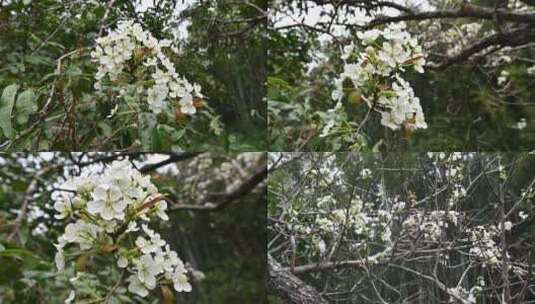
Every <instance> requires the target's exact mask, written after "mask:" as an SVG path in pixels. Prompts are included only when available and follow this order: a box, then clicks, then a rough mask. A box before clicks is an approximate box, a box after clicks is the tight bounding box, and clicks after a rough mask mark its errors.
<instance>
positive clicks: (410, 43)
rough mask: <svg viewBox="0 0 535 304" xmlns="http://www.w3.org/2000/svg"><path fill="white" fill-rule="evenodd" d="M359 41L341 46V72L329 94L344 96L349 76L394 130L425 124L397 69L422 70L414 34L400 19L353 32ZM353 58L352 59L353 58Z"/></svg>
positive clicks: (420, 53)
mask: <svg viewBox="0 0 535 304" xmlns="http://www.w3.org/2000/svg"><path fill="white" fill-rule="evenodd" d="M357 37H358V38H359V44H357V45H355V44H354V43H351V44H350V45H348V46H346V47H345V48H344V52H343V55H342V59H344V61H345V62H346V64H345V65H344V72H343V73H342V74H341V77H340V78H339V79H337V80H336V81H335V90H334V91H333V92H332V98H333V99H335V100H338V101H340V100H341V99H342V98H343V97H344V82H345V81H346V80H347V79H349V80H350V81H351V82H352V84H353V87H354V88H355V89H356V90H358V92H359V93H360V94H361V96H360V97H361V98H362V99H363V100H364V101H366V103H367V105H368V106H369V107H370V108H372V109H373V110H376V111H378V112H380V113H381V116H382V120H381V123H382V124H383V125H384V126H386V127H388V128H390V129H392V130H397V129H400V128H402V127H403V128H406V129H408V130H411V131H412V130H414V129H418V128H424V129H425V128H427V124H426V122H425V119H424V114H423V111H422V107H421V105H420V100H419V98H418V97H416V96H415V95H414V91H413V89H412V87H411V86H410V84H409V83H408V82H407V81H405V80H404V79H402V78H401V76H400V73H403V72H405V71H406V70H407V69H409V68H411V69H414V70H415V71H417V72H419V73H423V72H424V69H423V66H424V64H425V57H424V55H423V54H422V48H421V46H420V45H418V41H417V40H416V38H414V37H411V35H410V34H409V33H408V32H407V31H406V30H405V24H404V23H397V24H391V25H389V26H388V27H386V28H385V29H384V30H382V31H381V30H378V29H372V30H368V31H365V32H359V33H357ZM355 60H356V62H354V61H355Z"/></svg>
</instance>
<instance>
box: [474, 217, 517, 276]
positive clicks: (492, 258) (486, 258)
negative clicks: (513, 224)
mask: <svg viewBox="0 0 535 304" xmlns="http://www.w3.org/2000/svg"><path fill="white" fill-rule="evenodd" d="M507 226H509V224H508V225H507ZM504 228H505V229H507V228H508V227H504ZM509 229H510V227H509ZM467 232H468V236H469V240H470V241H471V242H472V244H474V247H472V248H470V254H471V255H472V256H474V257H475V258H478V259H481V260H482V261H483V265H484V266H485V265H487V264H490V265H495V264H498V263H499V262H500V260H501V258H502V253H501V249H500V248H499V247H498V244H496V242H495V241H494V239H495V238H497V237H498V234H499V232H500V231H499V230H498V228H497V227H496V226H494V225H489V226H488V227H485V226H481V225H480V226H475V227H473V228H470V229H468V231H467Z"/></svg>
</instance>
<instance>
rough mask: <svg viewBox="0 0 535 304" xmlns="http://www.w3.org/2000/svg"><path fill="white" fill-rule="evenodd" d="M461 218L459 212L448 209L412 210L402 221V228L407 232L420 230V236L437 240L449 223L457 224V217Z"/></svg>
mask: <svg viewBox="0 0 535 304" xmlns="http://www.w3.org/2000/svg"><path fill="white" fill-rule="evenodd" d="M459 218H461V214H460V213H459V212H456V211H453V210H450V211H447V212H446V211H442V210H435V211H431V212H423V211H419V210H414V212H412V213H410V214H408V215H407V217H406V219H405V221H404V222H403V229H404V230H405V231H408V232H415V231H418V232H421V233H422V236H423V237H424V238H425V239H426V240H428V241H432V242H438V241H440V240H441V239H442V237H443V233H444V231H445V229H446V228H448V227H449V224H450V223H451V224H453V225H454V226H456V225H457V221H458V219H459Z"/></svg>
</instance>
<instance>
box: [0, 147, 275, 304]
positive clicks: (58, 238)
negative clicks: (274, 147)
mask: <svg viewBox="0 0 535 304" xmlns="http://www.w3.org/2000/svg"><path fill="white" fill-rule="evenodd" d="M0 162H1V163H2V166H5V167H6V168H9V169H8V170H5V171H3V172H2V173H3V174H2V177H1V180H2V183H3V185H4V186H3V189H2V191H1V192H0V193H1V196H0V197H1V200H0V201H1V206H2V208H1V209H0V218H1V219H2V221H1V225H0V227H1V231H2V234H0V262H1V265H2V267H0V291H1V292H0V301H2V303H36V302H43V303H49V302H54V303H60V302H63V301H64V302H65V303H97V302H98V303H151V302H152V301H154V300H155V299H158V298H160V299H161V300H162V301H163V302H165V303H174V302H175V301H215V302H217V301H222V302H225V301H227V300H228V299H231V298H233V299H240V300H242V301H246V302H247V301H251V300H252V299H255V298H257V297H262V296H263V284H264V281H263V273H264V269H265V255H264V254H263V252H264V242H263V241H262V240H263V239H264V231H265V229H259V230H257V227H265V223H264V221H263V217H264V216H263V213H262V210H263V208H264V207H265V198H264V193H263V191H262V184H263V180H264V179H265V177H266V166H265V155H264V154H263V153H244V154H238V155H219V156H214V155H210V154H208V153H204V154H199V153H181V154H169V155H167V156H165V155H160V156H157V155H151V154H98V153H88V154H86V153H74V154H52V153H48V154H46V153H44V154H34V155H24V154H19V155H12V156H10V155H6V156H3V157H1V158H0ZM4 173H5V175H4ZM177 184H178V185H177ZM17 187H22V188H25V189H24V190H23V191H20V190H16V189H17ZM244 206H247V207H244ZM259 210H260V211H259ZM258 212H260V213H261V214H260V215H258ZM237 216H238V217H239V218H240V219H241V220H244V221H245V222H243V223H241V220H240V221H238V220H236V217H237ZM238 222H240V223H241V224H239V225H236V223H238ZM228 230H231V231H233V232H232V234H230V233H228ZM256 232H258V233H256ZM192 235H193V236H192ZM240 246H241V247H240ZM245 248H246V250H245ZM246 257H247V258H246ZM216 261H217V262H216ZM8 265H13V266H8ZM237 272H239V273H241V277H236V275H235V273H237ZM242 280H243V282H242ZM227 281H232V282H234V283H236V282H239V284H240V286H241V287H240V290H239V291H236V288H235V286H234V284H230V285H229V284H227V283H226V282H227ZM203 290H204V291H203Z"/></svg>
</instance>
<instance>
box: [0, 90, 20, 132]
mask: <svg viewBox="0 0 535 304" xmlns="http://www.w3.org/2000/svg"><path fill="white" fill-rule="evenodd" d="M18 89H19V86H18V85H17V84H12V85H10V86H7V87H6V88H5V89H4V91H3V92H2V98H0V128H1V129H2V131H3V132H4V135H5V136H6V137H8V138H11V137H12V136H13V127H12V125H11V112H12V111H13V104H14V103H15V95H17V90H18Z"/></svg>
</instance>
